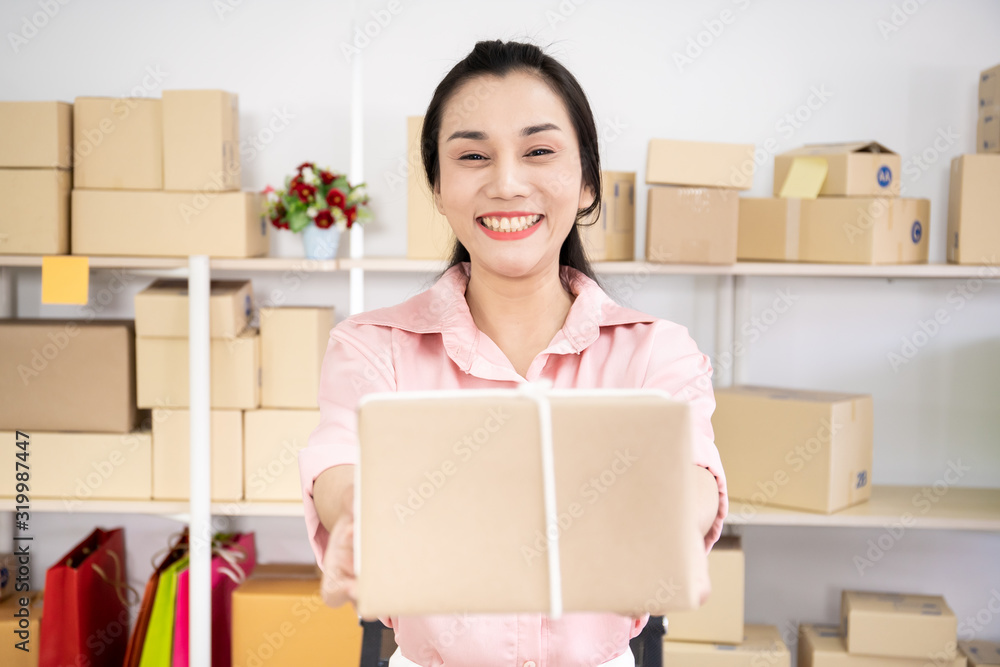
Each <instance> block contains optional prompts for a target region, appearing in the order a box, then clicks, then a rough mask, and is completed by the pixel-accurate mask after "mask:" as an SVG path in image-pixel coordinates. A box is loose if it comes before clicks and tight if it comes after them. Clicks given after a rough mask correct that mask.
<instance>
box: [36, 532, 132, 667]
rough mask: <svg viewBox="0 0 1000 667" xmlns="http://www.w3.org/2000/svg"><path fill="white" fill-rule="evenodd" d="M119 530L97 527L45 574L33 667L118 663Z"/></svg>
mask: <svg viewBox="0 0 1000 667" xmlns="http://www.w3.org/2000/svg"><path fill="white" fill-rule="evenodd" d="M127 582H128V577H127V573H126V570H125V531H124V529H122V528H115V529H114V530H110V531H106V530H102V529H100V528H97V529H95V530H94V532H92V533H91V534H90V535H88V536H87V538H86V539H85V540H83V541H82V542H80V543H79V544H78V545H76V546H75V547H73V549H72V550H71V551H70V552H69V553H67V554H66V555H65V556H63V557H62V558H60V559H59V561H58V562H56V564H55V565H53V566H52V567H50V568H49V569H48V572H46V574H45V609H44V612H43V613H42V621H41V626H40V627H39V631H38V634H39V652H38V665H39V667H63V666H64V665H90V666H91V667H111V666H112V665H113V666H114V667H119V666H120V665H121V664H122V660H123V658H124V657H125V645H126V643H127V642H128V635H129V609H128V600H127V598H126V592H127V591H128V583H127Z"/></svg>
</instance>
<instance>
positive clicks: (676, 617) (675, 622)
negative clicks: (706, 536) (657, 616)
mask: <svg viewBox="0 0 1000 667" xmlns="http://www.w3.org/2000/svg"><path fill="white" fill-rule="evenodd" d="M745 569H746V568H745V562H744V559H743V545H742V543H741V540H740V538H739V537H731V536H725V537H722V538H720V539H719V541H718V542H716V543H715V546H713V547H712V551H711V552H709V554H708V578H709V580H710V581H711V582H712V592H711V594H710V595H709V598H708V600H707V601H706V602H705V604H703V605H702V606H701V607H700V608H698V609H697V610H695V611H682V612H673V613H669V614H667V617H666V629H667V634H666V637H665V639H666V640H667V641H672V642H673V641H682V642H710V643H713V644H740V643H742V642H743V602H744V590H745V586H744V582H745V577H746V573H745Z"/></svg>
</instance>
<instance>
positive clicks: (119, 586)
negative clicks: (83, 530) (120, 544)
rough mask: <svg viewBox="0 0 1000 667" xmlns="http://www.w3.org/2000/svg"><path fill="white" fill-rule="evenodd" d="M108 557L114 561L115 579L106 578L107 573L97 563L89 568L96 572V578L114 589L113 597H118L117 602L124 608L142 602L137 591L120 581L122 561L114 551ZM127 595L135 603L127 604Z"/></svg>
mask: <svg viewBox="0 0 1000 667" xmlns="http://www.w3.org/2000/svg"><path fill="white" fill-rule="evenodd" d="M108 555H109V556H111V560H112V561H114V564H115V578H114V581H112V580H111V579H110V578H109V577H108V575H107V573H105V571H104V568H102V567H101V566H100V565H98V564H97V563H91V564H90V566H91V567H92V568H94V572H96V573H97V576H99V577H100V578H101V579H103V580H104V582H105V583H106V584H109V585H111V586H112V587H114V589H115V595H117V596H118V600H119V601H121V603H122V604H123V605H125V606H126V607H133V606H135V605H137V604H139V603H140V602H141V601H142V596H141V595H140V594H139V591H137V590H136V589H134V588H132V587H131V586H130V585H129V583H128V582H127V581H125V580H124V579H122V561H121V558H120V557H119V556H118V554H117V553H115V552H114V551H109V552H108ZM123 591H124V592H123ZM129 593H131V594H132V597H133V598H134V599H135V602H129V600H128V594H129Z"/></svg>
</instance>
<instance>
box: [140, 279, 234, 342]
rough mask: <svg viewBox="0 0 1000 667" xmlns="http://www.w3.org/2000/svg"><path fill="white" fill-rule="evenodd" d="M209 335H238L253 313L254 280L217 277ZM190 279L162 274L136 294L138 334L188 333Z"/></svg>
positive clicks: (173, 335)
mask: <svg viewBox="0 0 1000 667" xmlns="http://www.w3.org/2000/svg"><path fill="white" fill-rule="evenodd" d="M209 292H210V293H209V297H208V308H209V335H210V336H211V337H212V338H232V337H234V336H238V335H239V334H240V333H242V332H243V330H244V329H246V328H247V326H248V325H249V324H250V316H251V315H252V314H253V283H251V282H250V281H249V280H213V281H211V284H210V287H209ZM188 313H189V304H188V283H187V280H177V279H169V278H161V279H159V280H157V281H155V282H154V283H153V284H152V285H150V286H149V287H147V288H146V289H144V290H142V291H141V292H139V293H138V294H136V295H135V335H136V336H161V337H165V338H187V337H188Z"/></svg>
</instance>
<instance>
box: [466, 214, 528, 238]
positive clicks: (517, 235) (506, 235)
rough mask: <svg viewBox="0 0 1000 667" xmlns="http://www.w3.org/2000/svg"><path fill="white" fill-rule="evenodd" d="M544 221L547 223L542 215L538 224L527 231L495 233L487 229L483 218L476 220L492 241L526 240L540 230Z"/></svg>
mask: <svg viewBox="0 0 1000 667" xmlns="http://www.w3.org/2000/svg"><path fill="white" fill-rule="evenodd" d="M544 221H545V216H544V215H542V216H541V217H540V218H539V219H538V222H536V223H534V224H533V225H531V226H530V227H528V228H527V229H522V230H521V231H518V232H499V231H494V230H492V229H490V228H489V227H487V226H486V225H485V224H483V222H482V218H477V219H476V224H477V225H478V226H479V228H480V229H481V230H483V232H484V233H485V234H486V235H487V236H488V237H490V238H491V239H495V240H497V241H517V240H519V239H523V238H526V237H528V236H531V235H532V234H534V233H535V230H536V229H538V227H539V225H541V224H542V222H544Z"/></svg>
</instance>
